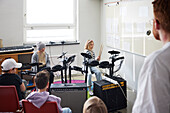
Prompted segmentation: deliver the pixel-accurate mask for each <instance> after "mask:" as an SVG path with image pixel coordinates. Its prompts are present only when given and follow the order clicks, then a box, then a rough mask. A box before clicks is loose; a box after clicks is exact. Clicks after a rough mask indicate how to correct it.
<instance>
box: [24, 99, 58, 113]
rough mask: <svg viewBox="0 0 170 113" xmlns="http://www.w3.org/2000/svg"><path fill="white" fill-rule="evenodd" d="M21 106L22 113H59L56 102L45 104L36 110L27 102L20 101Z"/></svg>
mask: <svg viewBox="0 0 170 113" xmlns="http://www.w3.org/2000/svg"><path fill="white" fill-rule="evenodd" d="M22 106H23V110H24V113H59V111H58V106H57V103H56V102H46V103H45V104H43V105H42V106H41V107H40V108H37V107H35V106H34V105H33V104H32V103H31V102H29V101H28V100H22Z"/></svg>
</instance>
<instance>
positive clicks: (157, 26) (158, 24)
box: [154, 19, 160, 30]
mask: <svg viewBox="0 0 170 113" xmlns="http://www.w3.org/2000/svg"><path fill="white" fill-rule="evenodd" d="M154 21H155V22H154V26H155V29H156V30H159V29H160V23H159V21H158V20H157V19H155V20H154Z"/></svg>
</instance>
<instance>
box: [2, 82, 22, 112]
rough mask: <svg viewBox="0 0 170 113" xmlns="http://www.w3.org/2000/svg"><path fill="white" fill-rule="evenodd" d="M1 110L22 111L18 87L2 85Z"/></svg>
mask: <svg viewBox="0 0 170 113" xmlns="http://www.w3.org/2000/svg"><path fill="white" fill-rule="evenodd" d="M0 112H14V113H21V112H22V110H21V109H20V106H19V99H18V94H17V90H16V87H15V86H14V85H12V86H0Z"/></svg>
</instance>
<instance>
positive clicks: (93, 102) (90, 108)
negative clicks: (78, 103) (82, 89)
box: [83, 96, 108, 113]
mask: <svg viewBox="0 0 170 113" xmlns="http://www.w3.org/2000/svg"><path fill="white" fill-rule="evenodd" d="M83 113H108V112H107V108H106V105H105V104H104V102H103V101H102V100H101V99H100V98H98V97H96V96H93V97H90V98H89V99H88V100H87V101H86V102H85V103H84V107H83Z"/></svg>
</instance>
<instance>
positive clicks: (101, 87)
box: [94, 77, 127, 112]
mask: <svg viewBox="0 0 170 113" xmlns="http://www.w3.org/2000/svg"><path fill="white" fill-rule="evenodd" d="M112 79H113V80H116V81H117V82H118V83H119V84H120V86H121V88H122V89H121V88H120V86H119V85H118V84H113V83H111V82H109V81H106V80H101V81H95V82H94V95H95V96H98V97H99V98H101V99H102V100H103V101H104V103H105V104H106V106H107V109H108V111H109V112H111V111H116V110H119V109H123V108H126V107H127V100H126V97H127V96H126V95H127V92H126V81H125V80H124V79H122V78H120V77H113V78H112Z"/></svg>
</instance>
